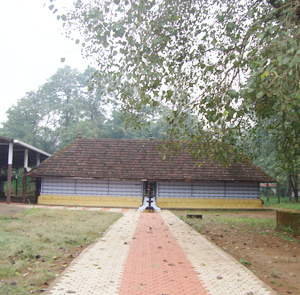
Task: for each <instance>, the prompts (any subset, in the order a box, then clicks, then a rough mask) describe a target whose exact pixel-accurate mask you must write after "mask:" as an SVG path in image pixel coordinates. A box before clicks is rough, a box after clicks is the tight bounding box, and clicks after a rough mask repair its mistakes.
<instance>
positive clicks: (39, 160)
mask: <svg viewBox="0 0 300 295" xmlns="http://www.w3.org/2000/svg"><path fill="white" fill-rule="evenodd" d="M40 164H41V158H40V154H36V166H39V165H40Z"/></svg>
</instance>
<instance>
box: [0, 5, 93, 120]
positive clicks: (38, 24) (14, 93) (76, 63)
mask: <svg viewBox="0 0 300 295" xmlns="http://www.w3.org/2000/svg"><path fill="white" fill-rule="evenodd" d="M57 3H59V4H60V5H62V8H63V7H68V6H69V5H70V4H71V3H72V0H59V1H57ZM44 4H45V5H44ZM49 5H50V1H49V0H10V1H1V9H0V42H1V43H0V102H1V107H0V124H1V123H3V122H5V121H6V120H7V116H6V114H5V113H6V111H7V110H8V109H9V108H10V107H11V106H12V105H16V103H17V101H18V99H21V98H22V97H24V96H25V94H26V92H28V91H36V90H37V89H38V87H39V86H41V85H43V84H44V83H46V82H47V79H49V78H50V77H51V76H52V75H54V74H55V73H56V71H57V69H59V68H61V67H64V66H65V65H70V66H71V67H72V68H77V69H79V70H80V71H83V70H84V69H86V68H87V66H88V64H89V63H88V61H87V60H86V59H83V58H82V57H81V48H80V45H76V44H75V42H74V41H72V40H70V39H67V38H65V37H64V29H63V28H62V23H61V22H59V21H57V19H56V14H55V15H53V14H52V12H51V11H50V10H49V8H48V6H49ZM61 58H65V59H66V61H65V62H64V63H62V62H61Z"/></svg>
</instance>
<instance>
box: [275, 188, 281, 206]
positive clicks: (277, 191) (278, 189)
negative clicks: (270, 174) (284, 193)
mask: <svg viewBox="0 0 300 295" xmlns="http://www.w3.org/2000/svg"><path fill="white" fill-rule="evenodd" d="M276 193H277V199H278V204H280V187H279V183H277V187H276Z"/></svg>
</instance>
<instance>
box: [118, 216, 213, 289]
mask: <svg viewBox="0 0 300 295" xmlns="http://www.w3.org/2000/svg"><path fill="white" fill-rule="evenodd" d="M120 294H121V295H130V294H132V295H135V294H168V295H171V294H182V295H184V294H186V295H202V294H207V293H206V291H205V289H204V287H203V285H202V284H201V282H200V280H199V279H198V277H197V274H196V272H195V271H194V269H193V268H192V265H191V264H190V262H189V261H188V260H187V258H186V256H185V254H184V253H183V251H182V249H181V248H180V246H179V245H178V243H177V242H176V240H175V239H174V236H173V235H172V233H171V232H170V230H169V229H168V228H167V227H166V225H165V223H164V221H163V219H162V217H161V216H160V215H159V214H153V213H143V214H141V215H140V217H139V220H138V224H137V227H136V231H135V234H134V239H133V240H132V244H131V247H130V251H129V255H128V259H127V263H126V266H125V271H124V276H123V279H122V283H121V289H120Z"/></svg>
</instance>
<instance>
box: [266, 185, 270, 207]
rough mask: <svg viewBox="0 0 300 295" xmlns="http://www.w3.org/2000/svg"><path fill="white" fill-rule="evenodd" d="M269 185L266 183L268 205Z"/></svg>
mask: <svg viewBox="0 0 300 295" xmlns="http://www.w3.org/2000/svg"><path fill="white" fill-rule="evenodd" d="M269 191H270V190H269V183H267V202H268V203H269V197H270V196H269Z"/></svg>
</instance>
